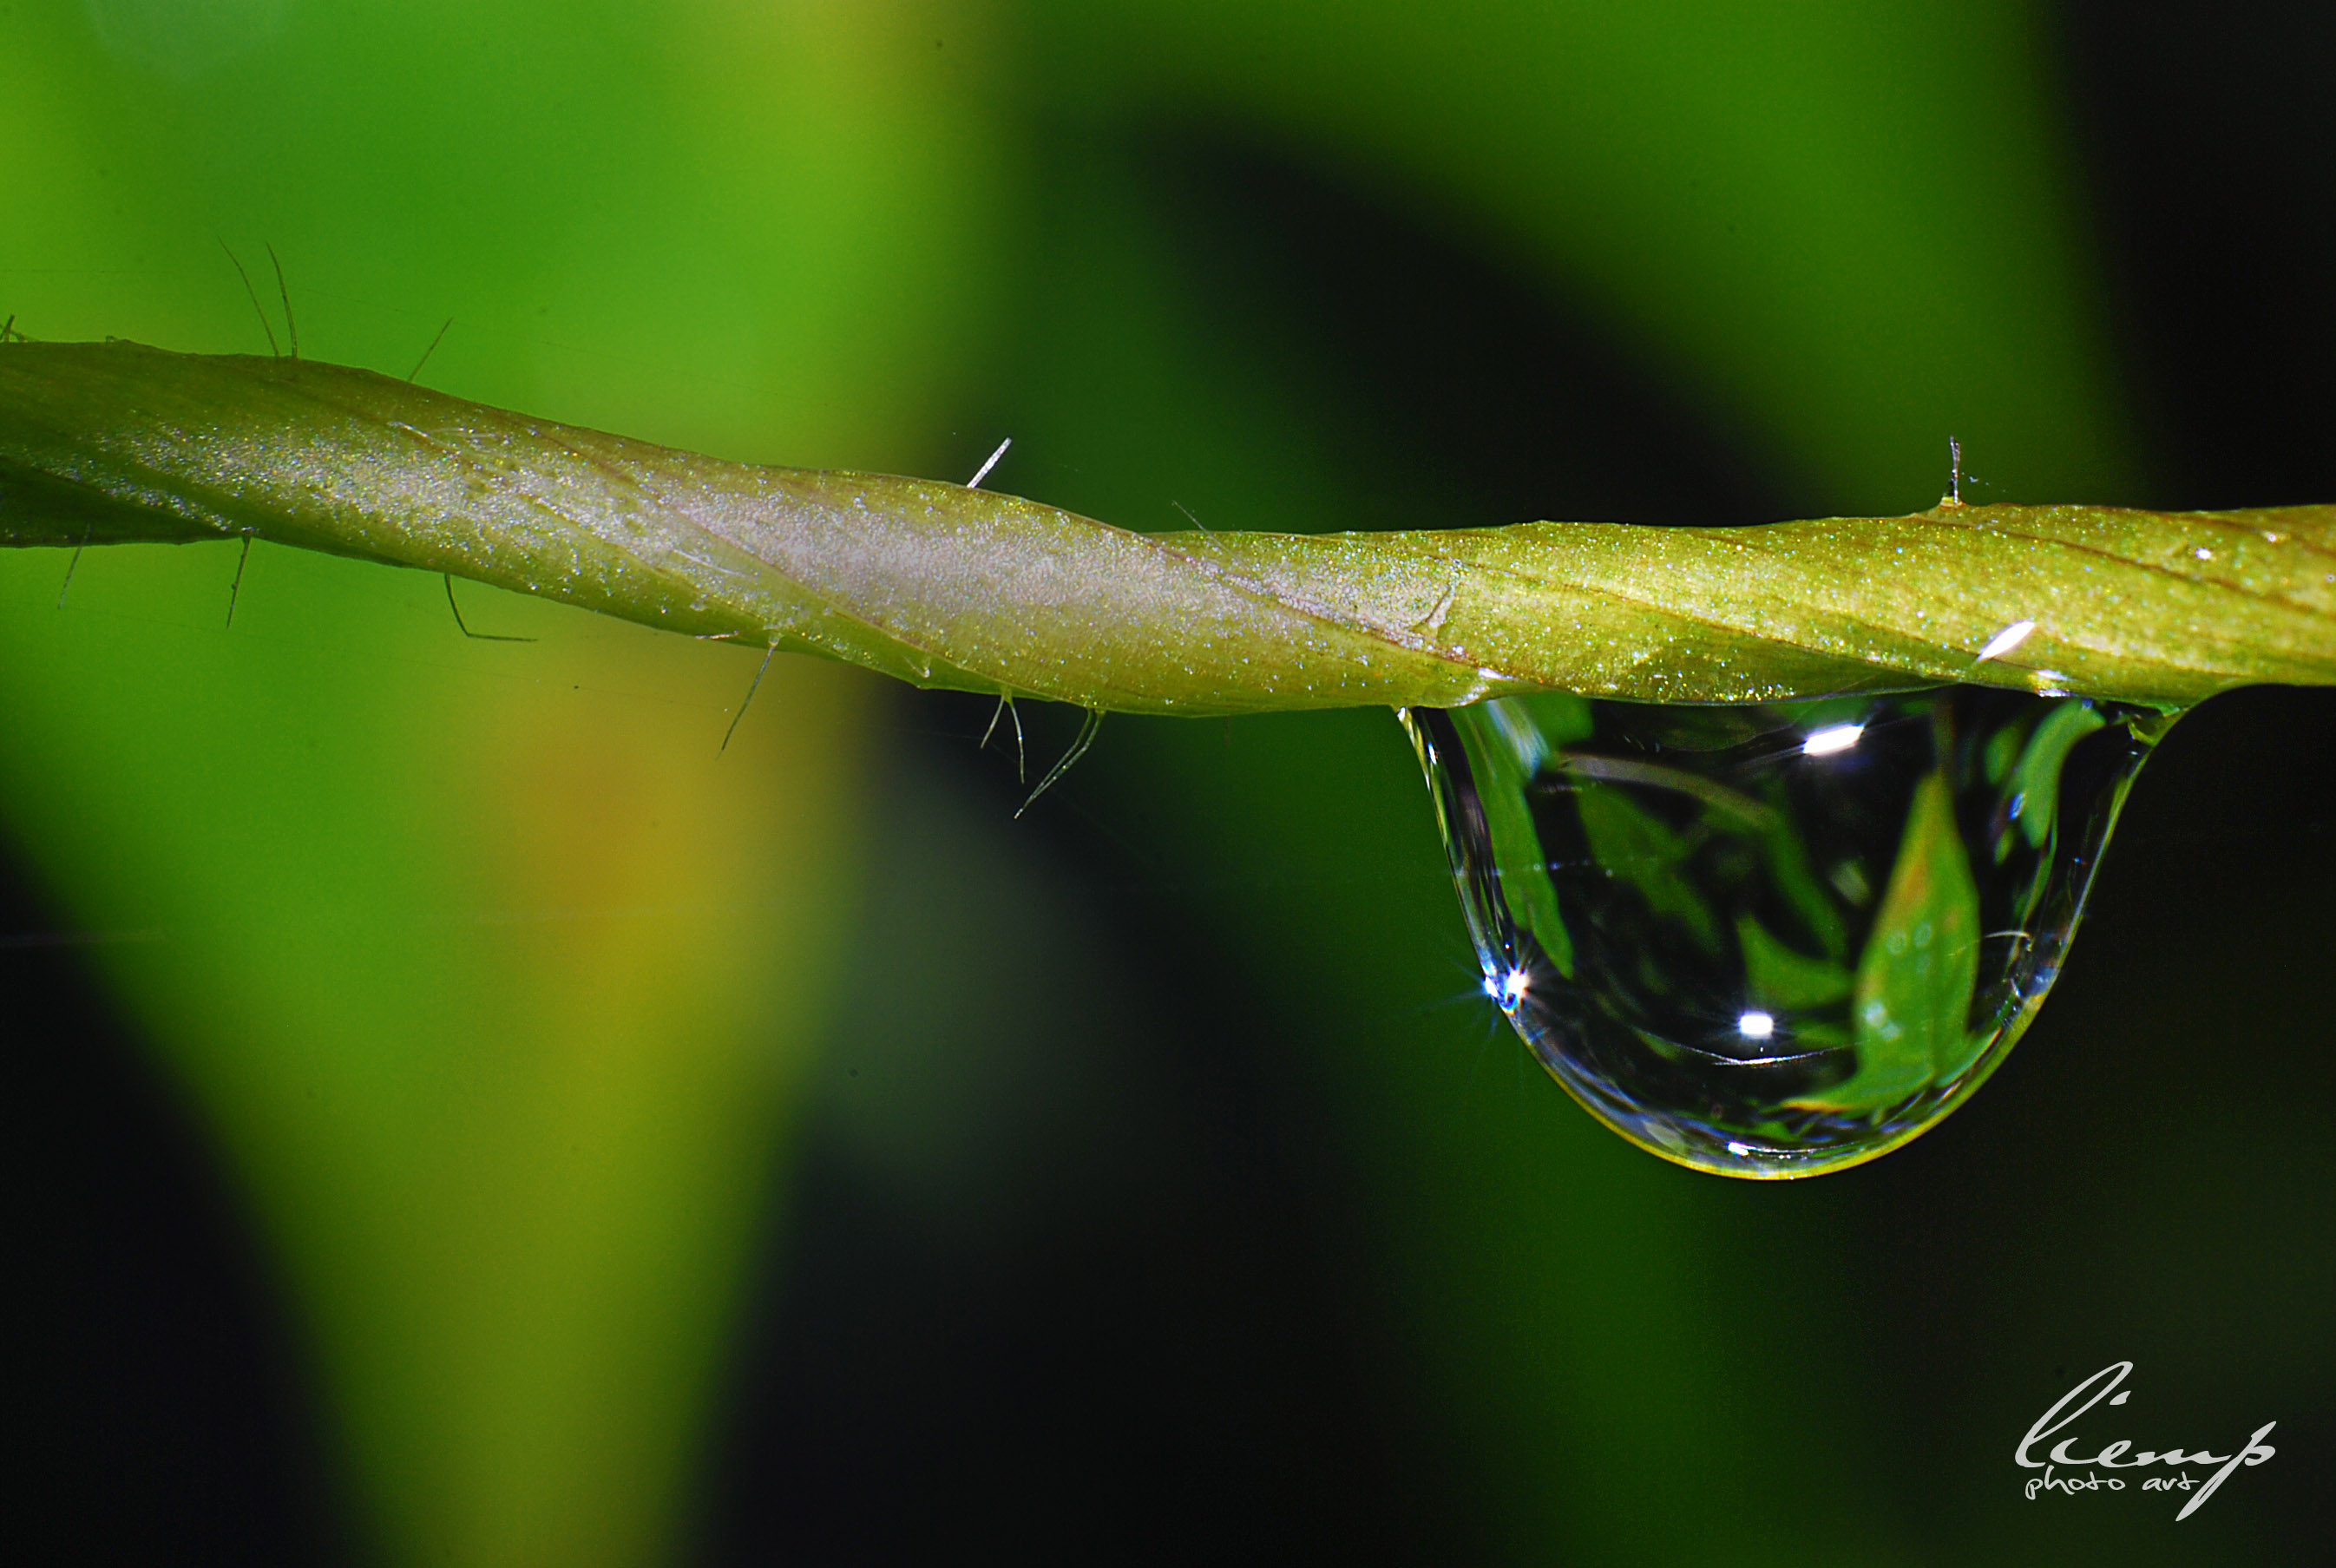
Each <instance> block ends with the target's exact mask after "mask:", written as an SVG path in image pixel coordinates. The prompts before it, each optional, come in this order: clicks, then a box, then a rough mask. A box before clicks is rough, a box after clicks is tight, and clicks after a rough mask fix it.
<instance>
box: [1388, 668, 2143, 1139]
mask: <svg viewBox="0 0 2336 1568" xmlns="http://www.w3.org/2000/svg"><path fill="white" fill-rule="evenodd" d="M1401 717H1402V719H1403V722H1404V724H1405V726H1406V729H1407V730H1408V731H1409V733H1410V735H1411V737H1412V740H1413V743H1414V745H1416V747H1417V749H1418V752H1419V755H1420V761H1421V765H1422V766H1423V767H1424V768H1425V769H1426V774H1427V780H1428V784H1429V787H1430V789H1431V790H1432V791H1433V792H1434V794H1435V796H1436V810H1437V813H1438V815H1439V817H1440V819H1441V821H1442V823H1443V828H1444V838H1445V848H1446V850H1447V852H1448V853H1449V856H1450V859H1451V862H1452V872H1453V877H1454V880H1455V883H1456V884H1457V886H1458V889H1459V893H1460V902H1461V908H1462V911H1463V913H1464V914H1465V917H1466V920H1467V923H1468V929H1469V933H1470V935H1471V937H1472V938H1473V940H1475V948H1476V954H1477V958H1478V960H1479V962H1480V964H1481V965H1482V968H1483V971H1484V982H1483V983H1484V992H1485V995H1486V996H1487V997H1489V998H1491V999H1492V1000H1493V1002H1494V1005H1495V1006H1497V1007H1498V1008H1500V1009H1501V1011H1502V1012H1503V1013H1504V1015H1505V1016H1506V1017H1507V1018H1508V1019H1509V1021H1510V1022H1511V1023H1512V1024H1513V1025H1514V1026H1515V1028H1516V1030H1517V1033H1518V1034H1519V1035H1520V1036H1521V1037H1523V1040H1524V1042H1525V1044H1526V1045H1527V1046H1528V1047H1531V1048H1532V1050H1533V1054H1534V1055H1535V1056H1536V1057H1538V1058H1539V1059H1540V1060H1541V1062H1542V1064H1543V1066H1545V1067H1547V1068H1548V1069H1549V1071H1550V1073H1551V1074H1552V1076H1554V1077H1556V1079H1557V1080H1558V1082H1560V1083H1561V1084H1562V1085H1563V1086H1565V1088H1566V1089H1567V1091H1568V1092H1570V1093H1571V1094H1572V1096H1574V1098H1575V1099H1577V1100H1579V1101H1580V1102H1581V1103H1582V1105H1584V1106H1586V1107H1587V1108H1588V1109H1589V1110H1590V1112H1591V1115H1595V1116H1597V1117H1598V1118H1599V1119H1600V1120H1601V1121H1603V1122H1605V1123H1606V1124H1607V1125H1609V1126H1611V1127H1612V1128H1614V1130H1615V1131H1617V1132H1619V1133H1621V1135H1623V1136H1624V1137H1626V1138H1628V1139H1630V1141H1631V1142H1632V1143H1634V1144H1638V1145H1640V1147H1641V1148H1644V1149H1647V1150H1650V1152H1652V1153H1654V1154H1660V1155H1662V1156H1663V1157H1665V1158H1666V1159H1670V1160H1675V1161H1677V1162H1678V1163H1679V1164H1684V1165H1689V1166H1692V1167H1694V1168H1695V1169H1698V1170H1703V1171H1711V1172H1716V1173H1718V1174H1723V1175H1730V1176H1746V1177H1785V1176H1802V1175H1813V1174H1818V1173H1820V1172H1824V1171H1831V1170H1838V1169H1841V1168H1843V1167H1844V1166H1847V1165H1853V1164H1858V1163H1860V1162H1862V1161H1864V1160H1868V1159H1871V1158H1873V1157H1874V1155H1876V1154H1882V1153H1883V1152H1885V1151H1887V1150H1889V1149H1892V1148H1894V1147H1896V1146H1897V1145H1898V1144H1903V1143H1904V1142H1906V1141H1907V1140H1908V1139H1910V1138H1913V1137H1914V1136H1915V1135H1918V1134H1920V1133H1922V1132H1923V1131H1924V1130H1925V1129H1927V1128H1929V1127H1931V1126H1932V1125H1936V1124H1937V1123H1938V1122H1939V1121H1940V1119H1941V1118H1942V1117H1944V1116H1945V1115H1947V1113H1948V1112H1950V1111H1952V1109H1954V1108H1955V1106H1957V1105H1960V1104H1961V1102H1962V1101H1963V1100H1964V1099H1965V1098H1966V1097H1967V1096H1969V1095H1970V1094H1971V1091H1972V1090H1974V1089H1975V1088H1977V1087H1978V1086H1979V1085H1980V1084H1981V1082H1982V1081H1984V1080H1985V1078H1986V1077H1987V1075H1988V1074H1989V1073H1990V1071H1992V1070H1993V1069H1994V1067H1995V1066H1996V1064H1997V1063H1998V1062H2000V1060H2001V1059H2002V1058H2003V1056H2004V1054H2005V1053H2006V1052H2007V1051H2009V1050H2010V1047H2011V1046H2012V1044H2013V1042H2014V1041H2015V1040H2017V1039H2018V1038H2019V1037H2020V1032H2021V1031H2022V1030H2023V1029H2024V1028H2025V1027H2027V1025H2028V1022H2029V1019H2030V1018H2033V1017H2034V1016H2035V1013H2036V1009H2037V1008H2039V1006H2041V1005H2042V1003H2043V1000H2044V998H2045V995H2046V993H2047V992H2049V990H2050V989H2051V986H2052V982H2053V980H2054V979H2056V978H2058V976H2059V972H2060V966H2061V963H2062V961H2063V960H2064V959H2065V957H2066V955H2067V952H2068V944H2069V941H2070V940H2071V939H2072V938H2073V937H2074V935H2075V932H2076V928H2077V922H2078V918H2079V917H2080V916H2081V915H2082V913H2083V911H2084V903H2085V894H2086V891H2087V889H2088V887H2089V886H2090V884H2091V881H2092V878H2093V873H2094V872H2095V871H2096V869H2097V868H2098V865H2099V862H2100V856H2101V852H2102V851H2103V849H2104V848H2105V847H2106V846H2107V842H2108V838H2109V833H2110V830H2111V829H2112V828H2113V827H2114V826H2115V824H2116V822H2117V812H2118V809H2119V807H2120V806H2121V805H2122V804H2123V803H2124V800H2125V795H2126V792H2127V789H2128V788H2129V787H2130V786H2131V784H2132V783H2133V780H2134V777H2135V775H2136V773H2137V772H2138V771H2139V769H2140V767H2141V764H2142V762H2143V760H2144V759H2145V758H2146V756H2147V755H2148V754H2149V751H2150V748H2151V747H2152V746H2153V745H2155V744H2156V741H2157V740H2158V739H2159V738H2160V737H2161V736H2163V735H2164V734H2165V733H2166V730H2167V729H2168V728H2169V727H2170V726H2171V725H2172V723H2173V720H2174V715H2172V714H2169V713H2166V712H2164V711H2161V710H2158V709H2156V708H2150V707H2143V706H2129V705H2124V704H2117V703H2111V702H2106V701H2100V700H2096V699H2092V698H2086V697H2048V696H2028V695H2025V694H2021V693H2017V692H2007V691H2000V690H1991V689H1985V688H1981V687H1968V686H1957V687H1939V688H1934V689H1931V690H1925V691H1917V692H1909V693H1902V694H1897V695H1892V696H1849V697H1835V698H1827V699H1824V700H1820V701H1814V702H1794V703H1776V704H1765V705H1747V706H1732V705H1712V706H1693V705H1684V704H1679V705H1672V704H1643V703H1624V702H1607V701H1593V700H1589V699H1585V698H1582V697H1579V696H1571V695H1568V694H1565V693H1551V694H1544V695H1539V696H1517V697H1504V698H1501V699H1498V700H1495V701H1492V702H1486V703H1481V704H1478V705H1475V706H1470V707H1465V708H1455V709H1449V710H1445V709H1430V708H1414V709H1408V710H1406V711H1405V712H1403V713H1402V715H1401Z"/></svg>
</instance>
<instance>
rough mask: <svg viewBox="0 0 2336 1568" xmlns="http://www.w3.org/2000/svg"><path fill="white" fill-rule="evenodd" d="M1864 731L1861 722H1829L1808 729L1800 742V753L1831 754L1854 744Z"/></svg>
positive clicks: (1806, 754) (1847, 748) (1835, 753)
mask: <svg viewBox="0 0 2336 1568" xmlns="http://www.w3.org/2000/svg"><path fill="white" fill-rule="evenodd" d="M1864 733H1865V726H1864V725H1862V724H1829V725H1826V726H1825V727H1824V728H1822V729H1813V730H1811V731H1809V733H1808V735H1807V738H1806V739H1804V740H1803V741H1802V742H1801V753H1802V755H1804V756H1833V755H1837V754H1838V753H1841V752H1845V751H1848V750H1850V749H1851V748H1852V747H1854V746H1855V745H1857V742H1858V737H1859V736H1861V735H1864Z"/></svg>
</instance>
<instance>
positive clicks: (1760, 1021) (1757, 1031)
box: [1736, 1012, 1776, 1040]
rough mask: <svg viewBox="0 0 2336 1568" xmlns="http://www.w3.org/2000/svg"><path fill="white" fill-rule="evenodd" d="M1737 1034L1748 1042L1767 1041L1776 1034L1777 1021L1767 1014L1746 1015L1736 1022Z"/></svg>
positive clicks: (1754, 1013)
mask: <svg viewBox="0 0 2336 1568" xmlns="http://www.w3.org/2000/svg"><path fill="white" fill-rule="evenodd" d="M1736 1032H1737V1034H1739V1035H1742V1036H1743V1037H1745V1038H1746V1039H1747V1040H1765V1039H1767V1037H1769V1036H1770V1035H1773V1034H1775V1033H1776V1019H1775V1018H1773V1017H1771V1016H1770V1015H1769V1014H1767V1013H1759V1012H1753V1013H1746V1014H1745V1015H1744V1016H1743V1017H1742V1018H1737V1020H1736Z"/></svg>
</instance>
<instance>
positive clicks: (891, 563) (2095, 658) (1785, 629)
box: [0, 342, 2336, 715]
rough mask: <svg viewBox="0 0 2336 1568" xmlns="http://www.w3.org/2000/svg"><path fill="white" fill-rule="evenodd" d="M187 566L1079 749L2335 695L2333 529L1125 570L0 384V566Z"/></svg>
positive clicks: (784, 492) (1637, 545) (1478, 536)
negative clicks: (697, 640)
mask: <svg viewBox="0 0 2336 1568" xmlns="http://www.w3.org/2000/svg"><path fill="white" fill-rule="evenodd" d="M222 538H258V539H265V540H269V541H274V542H277V543H279V544H287V545H294V546H298V547H301V548H304V549H311V550H329V551H333V552H336V553H338V554H344V555H353V556H359V557H364V558H365V559H369V560H380V561H384V562H388V563H391V564H394V565H400V566H410V567H417V568H421V569H423V570H430V571H445V572H452V573H454V574H456V575H458V576H462V577H468V578H472V579H476V580H478V581H481V582H486V583H492V584H494V585H496V586H499V587H502V588H508V589H515V590H517V591H520V592H523V593H531V594H537V595H540V596H542V597H545V598H550V599H560V600H562V601H564V602H567V603H569V604H575V605H580V606H582V607H584V608H586V609H593V610H598V611H600V612H602V613H605V614H609V615H617V616H622V617H625V618H629V619H632V620H637V621H641V622H644V623H647V624H648V625H651V626H657V627H663V628H669V629H671V630H675V631H679V632H685V633H688V634H691V635H694V636H697V637H708V638H731V639H735V640H736V641H739V642H742V643H745V644H749V645H751V646H755V647H771V648H780V649H784V650H788V651H793V652H802V653H813V654H819V655H822V656H824V657H830V658H835V659H841V660H843V661H845V662H847V663H852V664H858V665H862V666H865V667H869V668H871V669H877V670H881V671H882V672H884V673H885V674H888V675H892V676H897V677H900V678H901V679H903V680H907V681H911V682H913V683H915V684H917V685H919V686H927V687H955V688H958V689H961V690H968V691H981V692H999V693H1005V694H1008V695H1011V696H1034V697H1044V698H1053V699H1056V700H1059V701H1063V702H1069V703H1076V704H1078V705H1079V706H1084V707H1087V708H1091V709H1095V710H1098V711H1105V710H1110V711H1133V712H1144V713H1173V714H1188V715H1212V714H1235V713H1251V712H1260V711H1268V710H1273V709H1286V708H1304V707H1337V706H1373V705H1384V706H1414V705H1416V706H1447V707H1448V706H1459V705H1462V704H1465V703H1469V702H1473V701H1475V700H1478V699H1480V698H1483V697H1486V696H1498V695H1501V694H1503V693H1506V692H1514V691H1521V690H1531V689H1543V688H1564V689H1567V690H1572V691H1577V692H1582V693H1584V694H1586V695H1590V696H1611V697H1621V698H1626V699H1632V700H1640V701H1674V702H1746V701H1759V700H1771V699H1783V698H1786V697H1806V696H1822V695H1826V694H1830V693H1835V692H1844V691H1860V690H1880V689H1888V688H1893V687H1910V686H1918V685H1927V684H1933V683H1937V682H1942V681H1952V680H1963V681H1975V682H1980V683H1982V684H1987V685H1994V686H2002V687H2017V688H2022V689H2030V690H2050V691H2061V690H2066V691H2073V692H2080V693H2084V694H2088V695H2092V696H2109V697H2117V698H2121V699H2125V700H2127V701H2135V702H2147V703H2156V704H2160V705H2164V706H2181V705H2185V704H2189V703H2194V702H2196V701H2198V700H2200V699H2202V698H2204V697H2206V696H2211V695H2213V694H2214V692H2216V691H2220V690H2223V689H2225V688H2227V687H2234V686H2241V685H2246V684H2250V683H2253V682H2261V681H2278V682H2290V683H2296V684H2308V685H2326V684H2331V683H2336V507H2331V506H2300V507H2285V508H2276V509H2268V510H2261V511H2229V512H2152V511H2130V510H2124V509H2117V508H2109V507H2088V506H1988V507H1975V506H1959V505H1954V504H1952V503H1942V505H1941V506H1939V507H1937V508H1934V509H1933V510H1932V511H1925V512H1919V513H1916V514H1914V515H1913V516H1909V517H1897V518H1835V519H1827V520H1823V521H1808V522H1780V523H1769V524H1765V525H1761V526H1757V527H1750V528H1679V529H1660V528H1646V527H1634V526H1630V525H1621V524H1609V523H1556V522H1536V523H1522V524H1517V525H1514V526H1511V527H1506V528H1490V529H1462V530H1450V531H1406V532H1393V533H1348V534H1327V535H1314V536H1307V535H1292V534H1265V533H1173V534H1139V533H1132V532H1128V531H1124V530H1122V529H1116V528H1113V527H1110V526H1108V525H1106V524H1104V523H1100V522H1095V521H1091V520H1089V519H1087V518H1083V517H1079V516H1076V515H1075V514H1073V513H1070V512H1066V511H1060V510H1058V509H1056V508H1054V507H1049V506H1044V505H1041V504H1039V503H1037V502H1030V501H1024V500H1021V499H1018V498H1017V497H1014V496H1009V495H1001V494H998V493H995V492H989V491H982V490H971V489H968V488H966V487H965V486H962V485H958V484H949V483H943V482H935V481H930V480H917V479H900V478H894V477H890V476H886V475H880V474H864V473H850V472H827V471H818V470H808V469H790V468H775V467H757V466H752V465H748V464H743V463H726V462H723V461H720V460H718V459H714V458H708V457H701V456H698V455H696V454H693V453H684V452H677V451H674V450H671V449H669V448H666V447H659V446H654V445H650V444H648V443H644V442H638V441H631V440H627V439H625V438H623V437H620V436H612V435H606V434H602V433H599V432H595V431H589V430H582V429H579V428H576V427H574V426H570V425H562V424H553V423H551V422H550V421H546V420H538V419H530V418H527V417H525V416H523V415H520V414H510V413H505V412H503V411H501V410H499V409H493V408H488V407H485V406H482V405H481V404H473V403H466V402H464V401H462V400H461V399H459V398H453V397H449V396H446V395H444V394H441V393H436V392H433V391H430V390H428V389H427V388H423V387H420V386H415V385H410V384H408V383H405V382H401V381H396V380H393V379H391V378H389V377H387V376H384V375H376V374H375V373H373V372H371V371H365V370H356V369H350V368H346V367H344V366H338V365H321V364H317V363H315V362H313V361H307V360H299V359H291V358H259V357H252V356H246V355H180V354H171V353H168V352H166V351H163V350H161V349H155V348H149V347H144V346H140V345H136V344H130V343H118V342H117V343H103V344H9V345H6V346H0V544H13V545H62V546H80V545H83V544H111V543H125V542H133V541H147V542H156V541H161V542H189V541H197V540H216V539H222ZM2022 622H2032V623H2033V626H2032V628H2031V629H2029V631H2028V632H2027V633H2026V634H2025V635H2024V636H2022V637H2020V638H2019V639H2018V640H2017V641H2016V643H2014V644H2013V645H2011V646H2009V647H2001V646H2000V645H2001V641H2002V638H2003V635H2004V634H2005V632H2006V630H2007V628H2014V627H2017V626H2018V625H2019V624H2020V623H2022ZM1991 644H1995V645H1998V646H1999V648H2000V652H1999V653H1998V655H1997V657H1990V658H1987V659H1981V657H1980V655H1981V652H1982V651H1984V650H1985V649H1987V648H1989V647H1990V645H1991Z"/></svg>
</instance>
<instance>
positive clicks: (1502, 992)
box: [1484, 969, 1526, 1013]
mask: <svg viewBox="0 0 2336 1568" xmlns="http://www.w3.org/2000/svg"><path fill="white" fill-rule="evenodd" d="M1525 985H1526V976H1525V972H1524V970H1523V969H1511V970H1509V971H1508V972H1507V973H1505V974H1502V975H1486V976H1485V977H1484V994H1485V995H1486V996H1488V997H1490V998H1493V1000H1494V1002H1496V1003H1498V1004H1499V1005H1500V1008H1501V1010H1502V1011H1503V1012H1504V1013H1505V1012H1508V1011H1510V1010H1511V1009H1513V1008H1515V1007H1516V1005H1517V1004H1518V1003H1519V1002H1521V1001H1523V1000H1524V996H1525Z"/></svg>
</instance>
